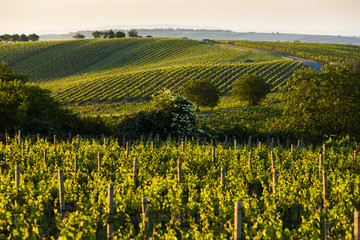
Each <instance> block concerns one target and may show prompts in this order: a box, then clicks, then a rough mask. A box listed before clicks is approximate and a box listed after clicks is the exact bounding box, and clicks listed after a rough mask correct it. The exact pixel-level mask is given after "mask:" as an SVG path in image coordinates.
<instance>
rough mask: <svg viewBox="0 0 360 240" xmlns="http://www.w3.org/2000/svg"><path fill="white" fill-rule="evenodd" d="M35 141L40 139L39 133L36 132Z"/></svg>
mask: <svg viewBox="0 0 360 240" xmlns="http://www.w3.org/2000/svg"><path fill="white" fill-rule="evenodd" d="M36 141H37V142H39V141H40V133H38V134H36Z"/></svg>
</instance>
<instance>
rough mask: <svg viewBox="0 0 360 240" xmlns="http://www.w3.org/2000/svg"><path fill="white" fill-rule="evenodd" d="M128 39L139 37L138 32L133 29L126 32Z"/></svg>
mask: <svg viewBox="0 0 360 240" xmlns="http://www.w3.org/2000/svg"><path fill="white" fill-rule="evenodd" d="M128 36H129V37H139V35H138V32H137V31H136V30H135V29H131V30H129V31H128Z"/></svg>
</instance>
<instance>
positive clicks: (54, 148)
mask: <svg viewBox="0 0 360 240" xmlns="http://www.w3.org/2000/svg"><path fill="white" fill-rule="evenodd" d="M54 149H55V152H56V135H54Z"/></svg>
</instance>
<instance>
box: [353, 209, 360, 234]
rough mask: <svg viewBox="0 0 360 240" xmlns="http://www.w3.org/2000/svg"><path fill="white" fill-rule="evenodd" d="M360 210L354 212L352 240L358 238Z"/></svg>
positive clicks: (359, 232)
mask: <svg viewBox="0 0 360 240" xmlns="http://www.w3.org/2000/svg"><path fill="white" fill-rule="evenodd" d="M359 217H360V212H354V240H360V221H359Z"/></svg>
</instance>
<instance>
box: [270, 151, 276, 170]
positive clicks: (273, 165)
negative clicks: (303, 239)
mask: <svg viewBox="0 0 360 240" xmlns="http://www.w3.org/2000/svg"><path fill="white" fill-rule="evenodd" d="M270 156H271V168H273V169H274V168H275V155H274V152H273V151H271V152H270Z"/></svg>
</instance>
